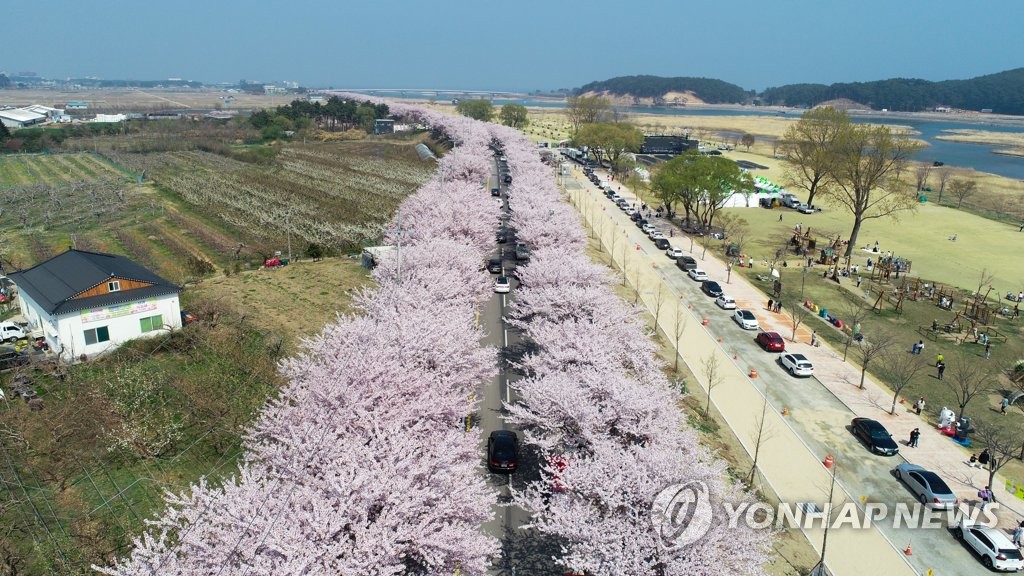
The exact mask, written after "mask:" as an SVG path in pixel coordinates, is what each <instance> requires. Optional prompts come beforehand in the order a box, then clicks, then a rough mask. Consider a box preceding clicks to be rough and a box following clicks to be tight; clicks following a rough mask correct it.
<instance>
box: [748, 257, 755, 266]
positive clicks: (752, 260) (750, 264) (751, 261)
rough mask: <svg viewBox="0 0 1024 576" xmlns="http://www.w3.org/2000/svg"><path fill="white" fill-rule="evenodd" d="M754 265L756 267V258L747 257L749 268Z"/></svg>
mask: <svg viewBox="0 0 1024 576" xmlns="http://www.w3.org/2000/svg"><path fill="white" fill-rule="evenodd" d="M753 267H754V259H753V258H747V268H753Z"/></svg>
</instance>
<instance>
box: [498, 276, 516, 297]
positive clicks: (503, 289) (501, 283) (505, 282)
mask: <svg viewBox="0 0 1024 576" xmlns="http://www.w3.org/2000/svg"><path fill="white" fill-rule="evenodd" d="M511 289H512V283H511V282H509V279H508V276H498V277H497V278H495V279H494V291H495V292H497V293H498V294H508V291H509V290H511Z"/></svg>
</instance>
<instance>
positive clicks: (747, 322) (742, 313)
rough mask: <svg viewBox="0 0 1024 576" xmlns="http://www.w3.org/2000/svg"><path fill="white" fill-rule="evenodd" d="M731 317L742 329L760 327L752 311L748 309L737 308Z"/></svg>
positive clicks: (756, 328)
mask: <svg viewBox="0 0 1024 576" xmlns="http://www.w3.org/2000/svg"><path fill="white" fill-rule="evenodd" d="M732 319H733V321H735V322H736V323H737V324H739V325H740V328H743V329H744V330H758V329H760V328H761V327H760V326H758V324H757V318H756V317H755V316H754V313H753V312H751V311H750V310H737V311H736V313H735V314H733V315H732Z"/></svg>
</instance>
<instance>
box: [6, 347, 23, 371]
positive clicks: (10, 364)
mask: <svg viewBox="0 0 1024 576" xmlns="http://www.w3.org/2000/svg"><path fill="white" fill-rule="evenodd" d="M30 361H31V360H30V359H29V357H28V354H26V353H24V352H19V351H18V350H15V349H14V347H12V346H0V370H10V369H11V368H15V367H18V366H24V365H25V364H28V363H29V362H30Z"/></svg>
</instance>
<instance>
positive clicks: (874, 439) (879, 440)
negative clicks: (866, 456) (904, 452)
mask: <svg viewBox="0 0 1024 576" xmlns="http://www.w3.org/2000/svg"><path fill="white" fill-rule="evenodd" d="M850 428H851V429H852V430H853V435H854V436H856V437H858V438H860V439H861V440H862V441H863V442H864V444H866V445H867V447H868V449H870V450H871V452H873V453H875V454H881V455H882V456H895V455H896V454H898V453H899V451H900V447H899V446H897V445H896V441H895V440H893V439H892V434H889V431H888V430H886V429H885V426H882V424H881V423H880V422H879V421H878V420H872V419H871V418H854V419H853V421H851V422H850Z"/></svg>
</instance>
